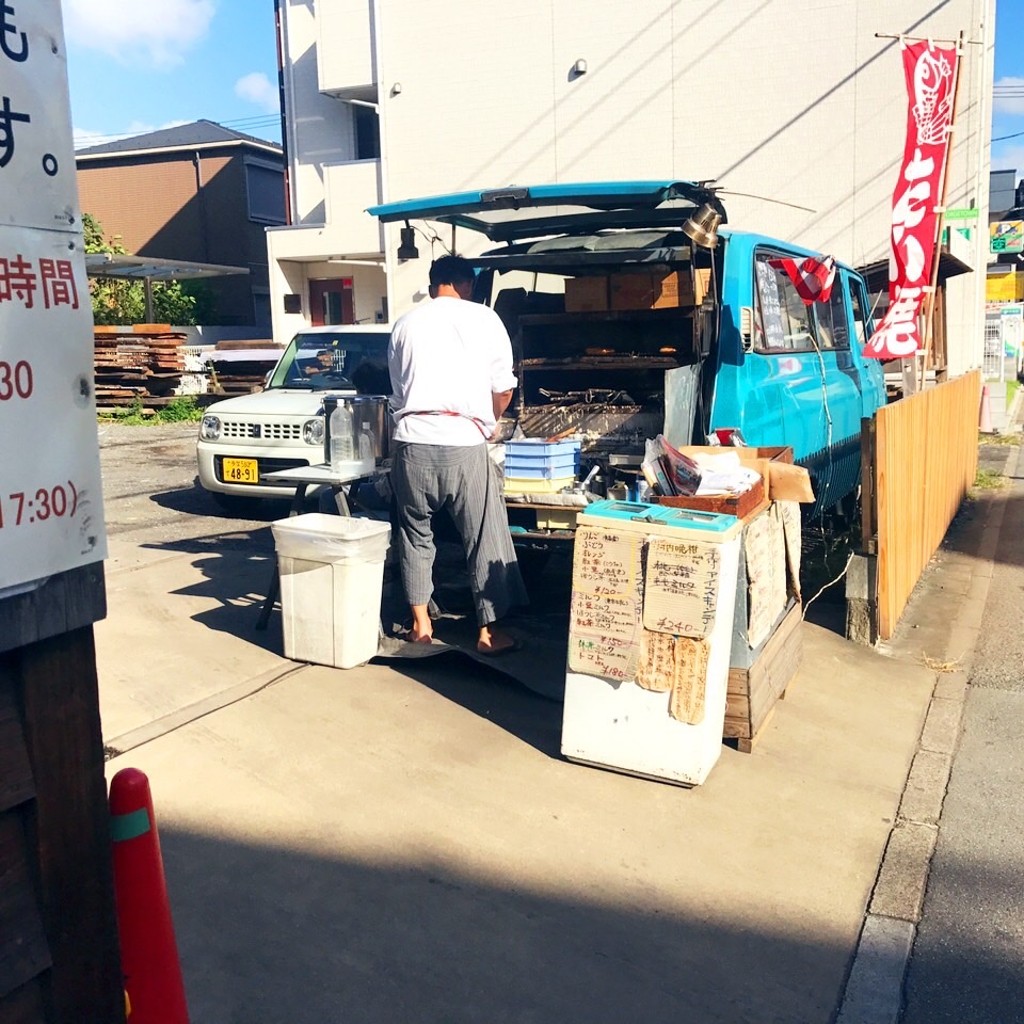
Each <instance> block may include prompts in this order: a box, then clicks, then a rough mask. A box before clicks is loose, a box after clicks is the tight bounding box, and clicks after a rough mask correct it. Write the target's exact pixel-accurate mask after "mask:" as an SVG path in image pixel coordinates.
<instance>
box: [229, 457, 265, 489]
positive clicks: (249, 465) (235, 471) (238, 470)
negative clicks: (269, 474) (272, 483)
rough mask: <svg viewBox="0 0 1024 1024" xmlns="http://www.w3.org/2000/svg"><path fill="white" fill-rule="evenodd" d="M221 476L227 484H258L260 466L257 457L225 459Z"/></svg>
mask: <svg viewBox="0 0 1024 1024" xmlns="http://www.w3.org/2000/svg"><path fill="white" fill-rule="evenodd" d="M221 476H222V477H223V478H224V482H225V483H226V484H258V483H259V482H260V466H259V463H258V462H257V461H256V460H255V459H224V461H223V462H222V463H221Z"/></svg>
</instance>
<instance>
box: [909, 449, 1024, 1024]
mask: <svg viewBox="0 0 1024 1024" xmlns="http://www.w3.org/2000/svg"><path fill="white" fill-rule="evenodd" d="M985 454H986V455H987V458H986V460H985V461H986V462H987V463H988V464H989V466H990V468H994V469H1000V470H1002V471H1003V472H1004V473H1005V474H1006V475H1007V476H1008V477H1009V480H1008V486H1007V488H1006V490H1004V491H1001V492H997V493H996V494H995V495H992V496H990V497H989V499H988V504H989V506H990V508H991V509H999V510H1000V512H1001V529H1000V530H998V532H997V533H996V534H995V536H994V537H992V538H991V539H990V544H989V550H988V551H984V552H980V551H979V552H978V556H979V563H980V565H979V569H980V571H981V573H984V574H985V575H986V576H987V579H988V584H989V585H988V588H987V592H986V593H984V594H982V593H981V591H980V590H978V591H976V593H975V594H974V595H973V596H972V597H970V598H965V600H966V601H967V602H968V603H969V604H970V603H973V605H974V606H975V607H974V608H973V609H972V610H975V611H976V610H977V609H976V605H977V604H978V603H979V602H983V603H984V607H983V609H982V611H981V617H980V623H981V626H982V628H981V638H980V642H979V643H978V644H977V645H976V649H972V650H971V651H970V652H969V653H968V655H967V657H966V658H965V659H964V661H963V664H962V666H961V672H960V673H959V674H960V675H961V679H962V686H963V690H962V698H961V699H962V734H960V735H958V736H957V737H956V738H957V741H958V745H957V747H956V748H955V750H954V751H953V760H952V764H951V773H950V778H949V787H948V791H947V793H946V796H945V801H944V802H943V804H942V810H941V817H939V818H938V822H937V824H938V828H937V835H936V843H935V852H934V856H933V857H932V859H931V862H930V869H929V875H928V887H927V896H926V898H925V899H924V902H923V907H922V909H921V914H920V923H919V925H918V930H917V938H916V942H915V944H914V950H913V955H912V958H911V961H910V965H909V970H908V972H907V978H906V986H905V1009H904V1012H903V1016H902V1018H901V1020H902V1021H903V1024H945V1022H954V1021H955V1022H956V1024H1012V1022H1015V1021H1018V1020H1020V1017H1021V1012H1020V1007H1019V1002H1020V991H1021V985H1022V983H1024V966H1022V964H1024V960H1022V956H1021V951H1022V950H1024V890H1022V888H1021V884H1020V873H1021V869H1022V867H1024V848H1022V844H1021V836H1022V834H1024V803H1022V802H1021V792H1022V790H1024V749H1022V747H1021V742H1020V736H1021V723H1022V722H1024V676H1022V671H1021V666H1022V664H1024V635H1022V630H1021V617H1022V614H1024V596H1022V595H1024V535H1022V534H1021V530H1020V525H1021V522H1022V521H1024V482H1022V479H1021V473H1022V469H1024V458H1022V455H1021V449H1019V448H1010V449H1005V448H1004V449H1001V450H1000V449H994V450H992V449H990V450H987V451H986V452H985ZM1004 456H1008V458H1006V460H1005V463H1004V464H1002V465H1000V462H1002V461H1003V459H1002V457H1004ZM964 556H967V557H970V551H969V550H968V551H966V552H960V553H958V558H960V559H962V558H963V557H964ZM981 578H984V576H982V577H981Z"/></svg>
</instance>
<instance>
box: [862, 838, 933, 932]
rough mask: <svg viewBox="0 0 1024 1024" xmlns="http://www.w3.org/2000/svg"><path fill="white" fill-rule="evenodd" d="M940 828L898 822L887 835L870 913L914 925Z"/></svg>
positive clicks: (921, 904) (919, 915) (919, 917)
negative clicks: (887, 840)
mask: <svg viewBox="0 0 1024 1024" xmlns="http://www.w3.org/2000/svg"><path fill="white" fill-rule="evenodd" d="M938 834H939V830H938V829H937V828H936V827H935V826H934V825H922V824H918V823H917V822H912V821H905V822H900V823H898V824H897V825H896V827H895V828H894V829H893V830H892V832H891V833H890V835H889V844H888V846H886V848H885V855H884V856H883V858H882V867H881V870H880V871H879V872H878V881H877V883H876V884H875V891H874V893H873V894H872V896H871V905H870V907H869V910H870V912H871V913H872V914H882V915H884V916H885V917H895V918H898V919H899V920H901V921H910V922H912V923H914V924H916V923H917V922H918V921H919V920H920V919H921V909H922V907H923V906H924V892H925V887H926V886H927V884H928V868H929V865H930V864H931V859H932V851H933V850H934V849H935V840H936V839H937V838H938Z"/></svg>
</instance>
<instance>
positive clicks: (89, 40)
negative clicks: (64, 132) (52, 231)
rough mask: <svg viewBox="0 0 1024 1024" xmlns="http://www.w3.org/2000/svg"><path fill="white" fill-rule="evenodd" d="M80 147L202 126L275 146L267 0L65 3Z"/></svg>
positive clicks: (273, 50) (277, 132)
mask: <svg viewBox="0 0 1024 1024" xmlns="http://www.w3.org/2000/svg"><path fill="white" fill-rule="evenodd" d="M62 6H63V11H64V32H65V35H66V37H67V47H68V80H69V85H70V89H71V119H72V123H73V125H74V130H75V145H76V146H77V147H82V146H88V145H98V144H99V143H103V142H110V141H113V140H114V139H116V138H124V137H125V136H130V135H139V134H142V133H143V132H147V131H153V130H154V129H156V128H166V127H169V126H171V125H176V124H185V123H188V122H190V121H197V120H199V119H200V118H206V119H207V120H210V121H217V122H219V123H220V124H224V125H227V126H229V127H231V128H235V129H236V130H238V131H243V132H247V133H249V134H251V135H256V136H258V137H259V138H264V139H271V140H273V141H275V142H279V141H280V139H281V127H280V113H279V104H278V92H277V47H276V42H275V37H274V35H275V33H274V2H273V0H63V2H62Z"/></svg>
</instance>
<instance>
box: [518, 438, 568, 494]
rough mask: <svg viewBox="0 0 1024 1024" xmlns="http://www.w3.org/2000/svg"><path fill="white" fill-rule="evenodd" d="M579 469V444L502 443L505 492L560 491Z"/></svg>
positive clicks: (539, 440) (536, 440) (532, 440)
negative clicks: (503, 447) (503, 449)
mask: <svg viewBox="0 0 1024 1024" xmlns="http://www.w3.org/2000/svg"><path fill="white" fill-rule="evenodd" d="M579 469H580V443H579V441H545V440H543V439H542V438H520V439H518V440H515V441H506V442H505V491H506V492H507V493H511V492H514V491H517V490H522V491H533V492H543V491H560V490H561V489H562V488H563V487H567V486H569V484H571V483H572V482H573V481H574V480H575V479H576V474H577V473H578V472H579Z"/></svg>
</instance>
